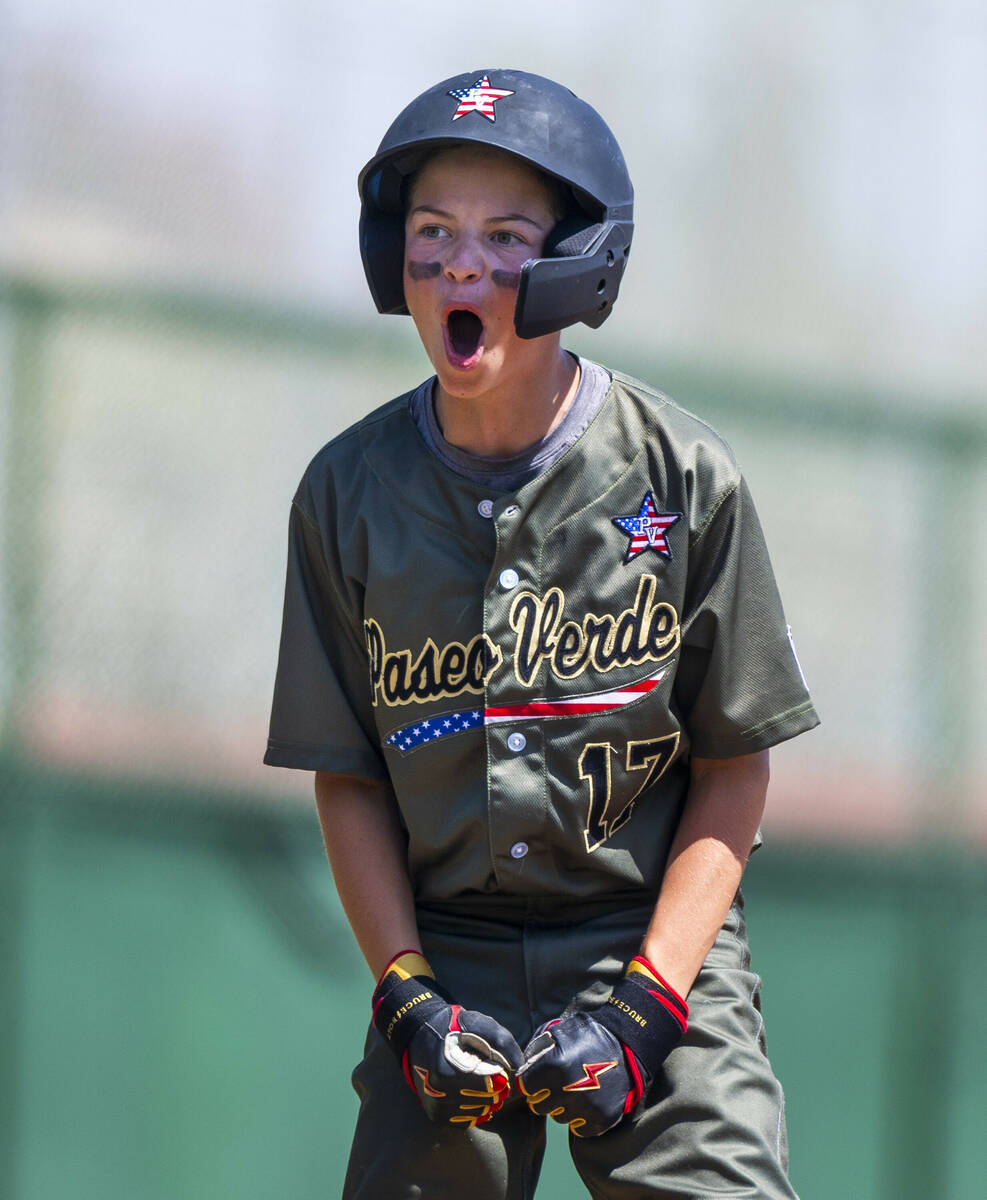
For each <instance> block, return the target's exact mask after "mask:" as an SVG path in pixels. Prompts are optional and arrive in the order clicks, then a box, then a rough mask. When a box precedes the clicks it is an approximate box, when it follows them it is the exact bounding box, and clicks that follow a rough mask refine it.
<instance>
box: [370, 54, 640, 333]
mask: <svg viewBox="0 0 987 1200" xmlns="http://www.w3.org/2000/svg"><path fill="white" fill-rule="evenodd" d="M477 143H479V144H480V145H484V146H491V147H495V148H496V149H498V150H504V151H506V152H507V153H508V154H512V155H514V156H515V157H516V158H519V159H521V160H522V161H523V162H525V163H528V164H529V165H530V166H532V167H535V168H537V169H538V170H539V171H542V172H544V173H545V174H546V175H549V176H551V177H552V178H553V179H556V180H558V181H559V182H560V183H561V184H562V185H563V190H564V192H565V193H566V195H567V199H568V201H569V203H568V206H567V211H566V213H565V215H564V217H563V218H562V219H561V220H560V221H559V223H558V224H557V225H556V227H555V228H554V229H553V230H552V231H551V232H550V234H549V236H548V238H547V239H546V242H545V250H544V257H543V258H532V259H529V260H528V261H527V262H526V263H525V264H524V266H523V268H522V269H521V283H520V286H519V288H518V295H517V304H516V307H515V309H514V325H515V328H516V329H517V332H518V334H519V336H521V337H524V338H532V337H540V336H541V335H542V334H546V333H554V332H555V331H557V330H559V329H564V328H565V327H566V326H567V325H574V324H575V323H576V322H577V321H583V322H585V323H586V324H587V325H590V326H592V327H593V328H594V329H595V328H597V327H598V326H599V325H602V324H603V322H604V321H605V320H606V319H607V317H608V316H609V315H610V310H611V308H612V307H613V303H614V301H615V300H616V299H617V290H618V288H619V287H620V278H621V276H622V275H623V273H624V266H625V264H626V262H627V256H628V254H629V253H630V248H631V233H632V232H633V229H634V219H633V218H634V189H633V187H632V186H631V181H630V176H629V175H628V174H627V167H626V165H625V163H624V156H623V155H622V154H621V152H620V147H619V146H618V145H617V140H616V138H615V137H614V136H613V134H612V133H611V132H610V129H609V128H608V126H607V124H606V122H605V121H604V120H603V118H602V117H601V116H600V114H599V113H598V112H597V111H596V110H595V109H593V108H591V107H590V106H589V105H588V104H587V103H586V102H585V101H583V100H580V99H579V98H578V96H575V95H573V93H572V92H570V91H569V89H568V88H564V87H561V86H560V85H559V84H557V83H553V82H552V81H551V80H550V79H543V78H542V77H541V76H540V75H529V74H528V73H527V72H526V71H512V70H486V71H470V72H468V73H467V74H465V75H456V76H454V77H453V78H452V79H446V80H444V81H443V82H442V83H438V84H436V85H435V87H432V88H429V90H428V91H427V92H423V93H422V94H421V95H420V96H419V97H418V98H417V99H416V100H412V102H411V103H410V104H409V105H408V107H407V108H406V109H405V110H404V112H402V113H401V115H400V116H399V117H398V118H397V120H396V121H395V122H394V123H393V125H391V127H390V129H388V131H387V133H385V134H384V139H383V141H382V142H381V143H380V146H379V147H378V148H377V153H376V154H375V155H374V157H373V158H372V159H371V160H370V162H368V163H367V165H366V166H365V167H364V168H363V170H362V171H361V172H360V181H359V187H360V199H361V201H362V210H361V213H360V253H361V255H362V256H363V267H364V270H365V271H366V273H367V282H368V283H369V284H370V291H371V294H372V295H373V298H374V303H375V304H376V305H377V310H378V312H382V313H407V311H408V308H407V305H406V304H405V299H404V284H403V281H402V280H403V274H402V272H403V262H404V205H405V194H404V193H405V181H406V180H407V179H408V177H409V176H410V175H412V174H414V172H415V171H416V170H417V169H418V168H419V167H420V166H421V164H422V162H423V161H424V160H425V158H426V157H427V156H428V155H429V153H431V152H432V151H434V150H439V149H443V148H448V147H450V146H454V145H457V144H469V145H473V144H477Z"/></svg>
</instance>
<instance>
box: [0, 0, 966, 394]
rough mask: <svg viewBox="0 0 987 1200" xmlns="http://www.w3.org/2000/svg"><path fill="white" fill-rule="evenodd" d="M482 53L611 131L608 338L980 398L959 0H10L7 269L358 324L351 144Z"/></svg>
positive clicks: (2, 130) (1, 188) (360, 291)
mask: <svg viewBox="0 0 987 1200" xmlns="http://www.w3.org/2000/svg"><path fill="white" fill-rule="evenodd" d="M498 64H500V65H513V66H519V67H522V68H524V69H529V70H534V71H537V72H539V73H542V74H546V75H549V76H552V77H555V78H558V79H560V80H562V81H563V82H565V83H567V84H569V86H571V87H572V88H573V90H575V91H576V92H577V93H579V94H582V95H583V96H585V98H587V99H589V100H590V101H591V102H592V103H593V104H594V105H595V106H596V107H597V108H599V109H600V110H601V111H602V112H603V114H604V115H605V116H606V118H607V119H608V121H609V122H610V124H611V125H612V126H613V127H614V129H615V131H616V132H617V134H618V138H619V140H620V141H621V143H622V145H623V147H624V150H625V154H626V157H627V159H628V162H629V165H630V168H631V172H632V176H633V178H634V180H635V184H636V188H637V222H638V227H637V234H636V240H635V251H634V256H633V258H632V262H631V266H630V269H629V271H628V275H627V277H626V282H625V289H624V292H623V293H622V297H621V301H620V303H619V304H618V307H617V315H616V316H615V317H614V318H613V320H612V321H611V323H610V325H609V326H608V329H607V335H608V338H610V339H617V341H618V343H619V341H620V340H621V339H623V340H625V341H626V342H629V343H640V342H641V341H642V339H646V344H647V345H648V346H649V347H651V348H653V349H655V350H657V351H659V352H662V351H663V352H667V353H674V354H677V355H683V356H685V357H701V358H704V359H713V360H718V361H722V362H731V361H739V362H746V363H754V364H757V365H767V366H769V367H771V366H778V367H781V368H786V369H790V368H792V367H793V366H794V367H797V368H799V369H801V368H805V367H808V368H810V369H813V370H816V371H824V372H830V373H832V374H834V375H835V376H836V377H843V378H846V377H852V378H856V379H862V380H864V381H867V382H876V383H878V384H881V385H885V384H889V383H890V384H892V385H901V390H902V391H903V392H905V391H907V392H908V393H909V395H910V396H911V397H912V399H913V400H914V398H915V397H916V396H919V397H921V398H925V399H929V400H930V401H932V402H935V403H937V404H954V403H958V402H960V403H962V402H963V401H962V397H963V396H964V395H965V396H967V397H969V395H970V394H971V393H973V395H974V396H976V395H980V396H983V393H984V380H985V378H987V372H985V367H987V337H985V335H984V331H985V329H987V234H985V219H984V214H985V213H987V121H985V114H987V10H985V9H984V6H983V5H982V4H979V3H976V2H974V0H897V2H896V3H894V4H888V3H879V2H878V0H805V2H799V3H793V2H792V0H755V2H751V3H742V2H740V0H693V2H691V3H689V4H682V3H681V2H680V0H654V2H651V3H647V2H637V3H634V2H630V3H628V2H624V3H621V2H617V3H609V4H599V3H589V2H588V0H567V3H566V4H565V5H564V6H562V7H560V6H557V5H554V4H553V5H548V4H544V5H537V4H532V3H530V0H528V2H526V3H517V2H515V0H502V2H500V3H495V4H485V5H478V6H475V7H469V6H466V7H463V6H453V5H449V4H447V3H437V2H435V0H419V2H418V3H414V4H407V3H401V4H398V3H392V2H387V0H384V2H378V3H375V4H355V3H347V4H333V3H326V2H325V0H321V2H316V0H277V3H275V0H240V2H237V3H234V2H232V0H141V2H140V3H139V4H134V3H128V2H124V0H6V4H5V7H4V10H3V15H2V16H0V69H2V74H3V79H4V86H3V89H2V92H0V105H2V107H0V155H2V159H0V161H2V163H3V170H2V172H0V264H5V265H7V266H8V267H14V268H16V269H19V270H25V271H28V272H30V273H41V274H43V275H45V276H46V277H55V278H58V277H68V278H74V279H80V278H81V279H87V280H88V279H107V278H109V279H126V280H135V279H136V280H140V281H142V282H154V281H170V282H179V283H182V284H187V285H190V286H201V287H205V288H210V289H217V288H219V289H231V290H234V291H238V290H241V289H247V290H250V291H252V292H257V293H260V294H263V295H271V296H280V297H285V298H289V299H293V300H294V299H302V300H306V301H311V302H313V303H315V304H318V305H322V306H330V307H332V308H334V309H338V310H342V311H344V312H346V313H349V314H352V315H353V316H354V317H357V318H361V317H364V316H366V317H368V318H369V317H370V315H371V313H372V307H371V304H370V300H369V297H368V295H367V294H366V289H365V286H364V283H363V277H362V271H361V267H360V261H359V254H358V250H357V244H356V222H357V215H358V207H357V201H356V188H355V178H356V175H357V172H358V170H359V168H360V167H361V166H362V164H363V163H364V161H366V159H367V158H368V157H369V156H370V155H371V153H372V152H373V150H374V148H375V146H376V144H377V142H378V141H379V139H380V137H381V135H382V134H383V131H384V129H385V128H386V127H387V125H388V124H389V122H390V121H391V120H392V119H393V117H394V116H395V115H396V114H397V112H398V111H399V110H400V108H401V107H403V105H404V104H405V103H406V102H407V101H408V100H409V99H410V98H411V97H413V96H414V95H415V94H417V93H418V92H419V91H421V90H423V89H424V88H425V87H427V86H429V85H431V84H432V83H434V82H437V81H438V80H439V79H442V78H445V77H447V76H449V75H452V74H456V73H458V72H460V71H463V70H471V69H473V68H474V67H476V68H479V67H488V66H496V65H498ZM957 397H960V398H961V399H960V400H959V401H958V400H957ZM967 403H969V400H968V401H967Z"/></svg>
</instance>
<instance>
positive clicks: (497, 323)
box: [404, 148, 558, 398]
mask: <svg viewBox="0 0 987 1200" xmlns="http://www.w3.org/2000/svg"><path fill="white" fill-rule="evenodd" d="M554 204H555V200H554V197H553V196H552V194H551V192H550V190H549V188H548V187H547V186H546V184H545V183H544V182H543V180H542V179H541V177H540V176H539V175H538V174H537V173H536V172H535V171H533V170H531V169H529V168H528V167H526V166H524V164H523V163H520V162H518V161H517V160H516V159H513V158H511V157H510V156H508V155H505V154H500V153H497V152H496V151H487V150H482V149H480V150H475V149H472V148H464V149H454V150H448V151H444V152H442V153H440V154H438V155H436V156H435V157H434V158H432V159H430V160H429V161H428V162H427V163H426V165H425V166H424V167H423V168H422V170H421V172H420V173H419V175H418V177H417V178H416V179H415V181H414V184H413V186H412V188H411V194H410V196H409V199H408V212H407V216H406V218H405V252H404V294H405V299H406V301H407V304H408V311H409V312H410V313H411V316H412V317H413V319H414V322H415V325H416V326H417V329H418V335H419V337H420V338H421V340H422V345H423V346H424V347H425V352H426V353H427V354H428V357H429V359H430V360H431V362H432V365H433V367H434V368H435V372H436V374H437V375H438V378H439V383H440V385H441V386H442V388H443V389H444V390H445V391H446V392H447V393H448V394H450V395H452V396H458V397H461V398H466V397H479V396H482V395H483V394H484V393H485V392H487V391H489V390H490V389H491V388H494V387H496V386H498V384H505V383H507V382H508V379H509V378H520V379H523V375H524V372H525V370H528V369H530V370H532V371H534V370H541V369H542V365H543V362H544V355H545V349H546V347H545V342H546V339H544V338H535V339H528V340H525V339H522V338H519V337H518V336H517V334H516V332H515V330H514V302H515V299H516V297H517V289H518V283H519V281H520V272H521V267H522V266H523V265H524V263H525V262H527V260H528V259H529V258H537V257H538V256H539V255H540V254H541V252H542V249H543V247H544V245H545V237H546V235H547V234H548V232H549V231H550V230H551V229H552V227H553V226H554V225H555V223H556V220H557V217H556V213H555V209H554ZM557 340H558V339H557V336H556V337H554V339H553V341H554V342H557ZM539 343H541V344H539Z"/></svg>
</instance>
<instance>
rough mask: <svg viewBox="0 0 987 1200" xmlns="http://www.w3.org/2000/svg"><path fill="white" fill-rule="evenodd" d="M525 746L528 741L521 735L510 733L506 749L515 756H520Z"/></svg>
mask: <svg viewBox="0 0 987 1200" xmlns="http://www.w3.org/2000/svg"><path fill="white" fill-rule="evenodd" d="M527 744H528V739H527V738H526V737H525V736H524V734H523V733H512V734H511V735H510V736H509V737H508V739H507V747H508V749H509V750H513V751H514V753H515V754H520V753H521V751H522V750H523V749H524V748H525V746H527Z"/></svg>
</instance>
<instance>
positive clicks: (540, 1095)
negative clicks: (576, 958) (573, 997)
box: [517, 955, 689, 1137]
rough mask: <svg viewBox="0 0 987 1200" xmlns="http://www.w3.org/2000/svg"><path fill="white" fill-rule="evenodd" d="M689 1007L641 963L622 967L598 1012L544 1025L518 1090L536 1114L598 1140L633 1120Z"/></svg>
mask: <svg viewBox="0 0 987 1200" xmlns="http://www.w3.org/2000/svg"><path fill="white" fill-rule="evenodd" d="M688 1018H689V1006H688V1005H687V1004H686V1002H685V1001H684V1000H683V999H682V997H681V996H679V995H678V993H677V992H675V991H674V990H673V989H672V988H671V987H669V985H668V984H667V983H666V982H665V980H664V979H662V977H661V976H660V975H659V974H658V972H657V971H656V970H655V968H654V967H653V966H652V965H651V963H649V962H648V960H647V959H646V958H643V957H641V956H640V955H639V956H638V957H637V958H634V959H632V960H631V961H630V963H629V964H628V965H627V969H626V971H625V973H624V975H623V977H622V978H621V979H620V980H618V982H617V984H616V986H615V987H614V989H613V992H612V993H611V995H610V998H609V999H608V1000H607V1002H606V1003H605V1004H603V1005H601V1006H600V1007H599V1008H594V1009H592V1010H591V1011H589V1012H577V1013H575V1014H574V1015H573V1016H571V1017H564V1018H559V1019H557V1020H555V1021H549V1022H548V1024H547V1025H543V1026H542V1027H541V1029H540V1030H539V1031H538V1032H537V1033H536V1034H535V1036H534V1038H532V1040H531V1041H530V1042H529V1043H528V1045H527V1047H526V1048H525V1051H524V1066H523V1067H522V1068H521V1070H520V1071H519V1072H518V1073H517V1082H518V1087H519V1088H520V1089H521V1091H522V1092H524V1094H525V1096H526V1097H527V1099H528V1107H529V1108H530V1109H531V1111H532V1112H533V1113H536V1114H537V1115H538V1116H542V1117H552V1118H553V1119H554V1120H556V1121H559V1122H561V1123H562V1124H564V1125H568V1126H569V1129H570V1131H571V1132H572V1133H573V1134H575V1136H576V1137H596V1136H598V1135H599V1134H601V1133H606V1131H607V1130H608V1129H612V1128H613V1127H614V1126H615V1125H617V1124H618V1123H619V1122H620V1121H622V1120H623V1119H624V1117H625V1116H626V1115H627V1114H628V1113H629V1112H631V1110H632V1109H633V1108H635V1107H636V1105H637V1104H638V1103H639V1102H640V1100H641V1097H642V1096H643V1095H644V1094H645V1093H646V1092H647V1090H648V1088H649V1087H650V1086H651V1082H652V1080H653V1079H654V1077H655V1075H656V1074H657V1072H658V1070H659V1068H660V1067H661V1064H662V1063H663V1062H664V1061H665V1058H666V1056H667V1055H668V1053H669V1051H670V1050H671V1049H672V1048H673V1046H675V1045H676V1044H677V1043H678V1042H679V1041H680V1039H681V1037H682V1035H683V1034H684V1033H685V1031H686V1025H687V1021H688Z"/></svg>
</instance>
